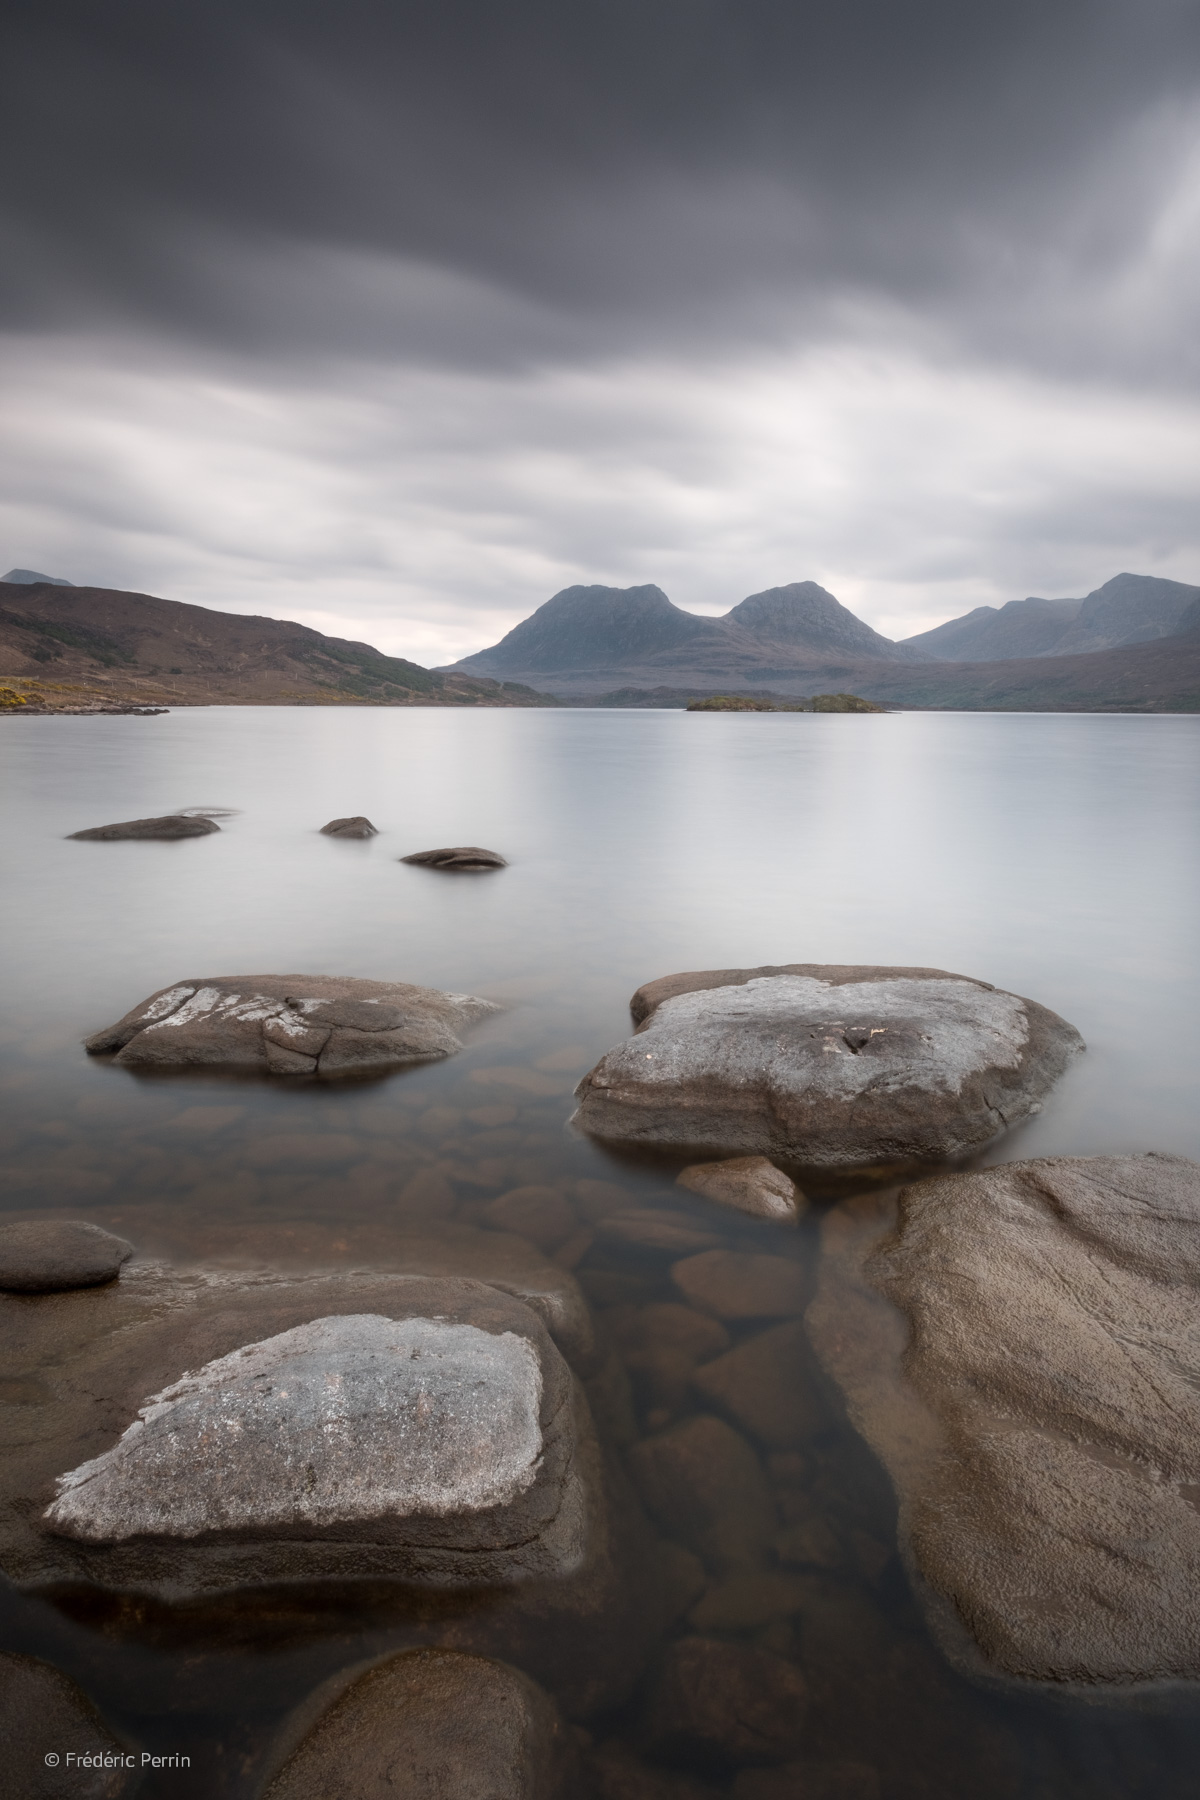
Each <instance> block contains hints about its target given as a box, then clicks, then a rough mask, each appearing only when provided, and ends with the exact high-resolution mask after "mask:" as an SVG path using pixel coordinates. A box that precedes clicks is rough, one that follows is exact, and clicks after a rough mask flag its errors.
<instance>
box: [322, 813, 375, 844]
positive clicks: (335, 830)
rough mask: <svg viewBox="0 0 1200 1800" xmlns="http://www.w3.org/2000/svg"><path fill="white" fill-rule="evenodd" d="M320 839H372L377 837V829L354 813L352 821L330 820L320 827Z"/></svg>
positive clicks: (367, 820) (360, 815)
mask: <svg viewBox="0 0 1200 1800" xmlns="http://www.w3.org/2000/svg"><path fill="white" fill-rule="evenodd" d="M321 835H322V837H344V838H372V837H378V836H379V830H378V827H377V826H375V825H372V823H371V821H370V819H367V818H364V817H363V815H362V814H361V813H356V814H355V815H354V817H353V818H352V819H330V821H329V823H328V825H322V827H321Z"/></svg>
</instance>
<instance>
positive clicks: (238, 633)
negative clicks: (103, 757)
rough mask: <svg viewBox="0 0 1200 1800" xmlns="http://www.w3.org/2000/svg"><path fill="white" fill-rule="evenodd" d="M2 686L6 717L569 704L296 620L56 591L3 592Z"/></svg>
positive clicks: (109, 593)
mask: <svg viewBox="0 0 1200 1800" xmlns="http://www.w3.org/2000/svg"><path fill="white" fill-rule="evenodd" d="M0 686H2V687H4V688H7V690H8V700H7V705H6V706H5V707H4V708H3V710H6V711H16V710H20V711H22V712H25V711H28V712H96V711H102V710H106V709H127V708H129V707H131V706H331V705H349V706H555V705H557V704H558V702H557V701H555V700H553V699H551V698H550V697H549V696H548V695H545V694H539V693H537V692H535V690H534V689H533V688H530V687H526V686H523V685H522V684H521V683H519V682H512V681H493V680H489V679H487V678H486V677H480V676H472V675H464V674H458V673H451V674H443V673H441V672H439V671H437V670H431V669H423V668H421V667H420V666H419V664H417V663H413V662H408V661H406V660H405V659H404V658H403V657H399V656H384V655H382V654H381V652H380V651H378V650H375V649H373V648H372V646H371V645H370V644H358V643H353V642H351V641H350V640H349V639H347V638H331V637H326V636H325V635H324V634H323V633H322V632H319V631H313V630H311V629H310V628H309V627H308V626H307V625H297V624H294V623H292V622H291V621H290V620H286V619H265V618H258V617H246V616H244V615H242V614H240V613H221V612H213V611H210V610H209V609H208V608H207V607H203V606H190V605H188V604H186V603H185V602H183V601H179V600H161V599H159V598H157V597H156V596H155V595H153V594H131V593H125V592H123V591H121V590H120V589H116V588H95V587H61V586H55V585H52V584H51V583H49V582H39V583H36V584H27V583H15V582H0ZM0 698H2V696H0Z"/></svg>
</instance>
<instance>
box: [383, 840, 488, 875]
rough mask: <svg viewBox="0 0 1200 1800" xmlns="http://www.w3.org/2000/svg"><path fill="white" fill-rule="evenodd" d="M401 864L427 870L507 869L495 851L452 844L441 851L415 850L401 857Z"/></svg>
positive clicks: (470, 845) (476, 846) (476, 845)
mask: <svg viewBox="0 0 1200 1800" xmlns="http://www.w3.org/2000/svg"><path fill="white" fill-rule="evenodd" d="M400 861H401V862H404V863H419V864H421V866H422V867H423V868H427V869H507V867H508V862H507V860H506V859H505V858H504V857H503V856H501V855H499V853H498V852H497V851H495V850H481V849H480V848H479V845H478V844H453V845H451V846H450V847H449V848H448V849H443V850H415V851H414V852H413V854H412V855H411V856H402V857H401V858H400Z"/></svg>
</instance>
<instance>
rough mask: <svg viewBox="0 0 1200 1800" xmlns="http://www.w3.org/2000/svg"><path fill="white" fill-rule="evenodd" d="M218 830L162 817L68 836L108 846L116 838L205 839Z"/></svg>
mask: <svg viewBox="0 0 1200 1800" xmlns="http://www.w3.org/2000/svg"><path fill="white" fill-rule="evenodd" d="M220 829H221V827H220V826H219V825H218V824H217V822H216V820H215V819H205V818H201V817H199V816H197V815H195V814H192V813H165V814H164V815H163V817H162V818H160V819H123V820H122V821H121V822H120V823H119V824H116V825H92V826H91V827H89V829H88V830H87V831H72V832H71V833H69V835H70V836H71V837H72V838H80V839H83V840H86V841H90V842H93V843H101V842H103V843H108V842H110V841H111V840H113V839H116V838H163V839H166V840H170V839H173V838H190V837H208V836H210V834H211V833H212V832H214V831H220Z"/></svg>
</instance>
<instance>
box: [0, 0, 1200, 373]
mask: <svg viewBox="0 0 1200 1800" xmlns="http://www.w3.org/2000/svg"><path fill="white" fill-rule="evenodd" d="M9 20H10V23H9V50H8V55H7V59H6V62H7V70H8V74H7V77H6V90H7V97H6V99H5V101H4V107H3V122H4V131H5V134H6V136H7V139H8V143H7V148H6V150H5V153H4V157H3V166H4V168H5V170H6V174H5V176H4V199H3V204H4V209H5V215H6V219H7V224H8V230H9V233H10V240H9V241H10V250H9V253H8V256H7V258H6V262H7V271H6V273H7V276H8V282H7V285H8V289H9V297H8V301H7V306H8V314H7V317H8V320H9V322H10V323H11V324H13V325H16V326H19V327H20V326H24V327H28V326H31V325H32V326H35V327H37V326H42V325H45V323H46V322H47V321H52V322H55V323H57V324H60V325H62V326H75V325H78V324H80V323H82V322H88V323H92V324H94V323H96V322H97V321H107V322H110V323H114V324H115V323H119V322H120V321H122V320H127V321H130V322H139V323H142V324H144V325H152V326H156V327H158V328H162V329H165V330H166V331H168V332H181V333H183V334H185V335H196V336H199V337H202V338H204V339H206V340H208V341H210V342H217V343H226V344H229V345H232V346H242V347H248V348H253V349H254V350H256V351H257V352H259V353H261V352H262V351H263V350H265V349H274V350H277V351H279V352H280V353H281V354H286V353H287V352H288V351H290V350H295V349H299V348H307V349H310V350H311V349H316V348H324V349H326V350H329V351H332V352H335V353H336V352H339V351H341V352H348V353H354V352H356V351H359V352H363V353H366V354H379V353H384V354H389V355H397V354H399V355H415V356H418V357H419V356H430V357H434V358H443V357H444V358H448V359H450V360H463V359H465V360H469V361H472V362H477V361H479V360H481V359H482V360H483V361H485V362H486V361H489V360H493V361H496V362H503V361H507V360H510V359H513V358H516V359H518V360H519V359H522V358H525V357H535V356H536V357H537V358H539V359H545V358H547V357H551V358H553V357H555V356H559V355H562V356H568V355H573V356H579V355H587V354H589V353H591V352H594V353H597V354H605V353H610V352H612V351H613V350H614V349H620V348H623V347H624V348H636V347H640V346H652V345H654V344H656V343H660V342H662V341H663V340H664V338H667V337H669V338H670V340H671V341H672V342H673V343H675V344H677V345H678V344H679V343H682V342H687V341H691V342H694V343H700V342H704V341H708V342H714V341H715V342H719V341H721V340H726V341H730V342H732V341H737V340H743V341H745V340H747V339H753V338H755V337H762V336H766V337H770V336H772V335H787V334H789V333H793V332H794V331H795V330H796V329H797V328H800V329H801V330H804V329H809V330H812V331H817V332H819V331H820V330H822V329H823V328H824V326H825V324H826V322H827V317H828V311H829V309H830V307H833V306H836V305H838V304H841V303H843V302H844V298H845V296H846V295H848V294H850V295H867V296H873V297H876V298H878V297H881V296H882V297H886V299H887V300H888V301H889V302H890V303H892V304H894V305H896V306H897V307H898V308H900V309H901V310H903V311H904V312H906V313H907V314H909V315H910V316H911V317H913V318H916V319H926V320H928V319H935V320H937V321H939V322H940V323H949V324H950V325H951V326H952V327H953V328H954V329H955V330H957V331H959V332H961V333H963V334H965V335H966V336H967V337H968V338H973V339H974V340H975V341H976V342H977V343H980V342H983V343H987V344H989V345H991V346H992V348H993V349H1000V350H1002V351H1005V352H1007V353H1010V354H1014V355H1017V356H1019V357H1021V358H1024V359H1028V360H1031V361H1034V362H1037V363H1041V364H1042V365H1043V366H1044V365H1046V364H1047V363H1049V364H1050V365H1051V366H1054V365H1055V364H1061V365H1062V366H1063V367H1064V368H1065V367H1081V366H1082V367H1086V366H1087V364H1088V362H1089V360H1095V359H1102V360H1103V362H1104V365H1105V366H1106V367H1107V368H1109V369H1111V368H1113V367H1114V366H1120V367H1124V368H1127V369H1129V370H1130V371H1131V372H1133V371H1140V372H1141V373H1142V374H1143V375H1146V374H1150V373H1152V372H1154V371H1155V370H1158V371H1161V372H1167V373H1169V374H1170V375H1171V376H1172V378H1173V379H1178V378H1179V376H1180V374H1181V373H1182V372H1183V368H1184V362H1185V359H1186V354H1187V353H1186V348H1185V336H1186V332H1187V329H1188V318H1187V314H1188V310H1189V302H1190V301H1191V300H1193V299H1194V298H1195V288H1194V285H1193V284H1194V263H1193V262H1192V261H1191V260H1190V256H1191V253H1190V250H1189V247H1188V243H1187V242H1186V241H1185V242H1182V243H1177V242H1176V241H1175V239H1174V237H1173V236H1172V225H1171V206H1172V205H1173V204H1175V205H1177V204H1178V202H1177V198H1176V199H1174V200H1173V198H1172V196H1173V195H1176V196H1177V193H1178V191H1179V190H1180V188H1181V184H1182V188H1183V189H1186V187H1187V183H1188V174H1187V168H1186V165H1185V159H1186V154H1187V150H1188V146H1189V144H1194V141H1195V129H1196V114H1195V110H1194V109H1195V106H1196V103H1197V74H1198V70H1200V10H1198V9H1197V7H1196V6H1195V5H1194V4H1183V3H1181V0H1137V3H1136V4H1134V3H1132V0H1119V3H1114V0H1107V3H1106V0H1007V3H1006V4H1004V5H984V4H979V3H978V0H976V3H974V4H972V3H969V0H913V3H909V4H904V3H902V0H826V3H825V4H823V5H819V6H817V5H811V4H802V3H797V0H569V3H567V4H563V0H556V3H555V4H549V3H538V0H525V3H524V4H503V3H498V0H425V3H421V4H417V3H410V4H389V3H387V0H371V3H367V0H339V4H337V5H332V4H329V3H328V0H321V3H320V4H313V3H311V0H310V3H307V4H306V3H304V0H237V3H236V4H230V5H224V4H219V3H215V0H172V3H171V4H163V3H162V0H153V3H150V0H131V3H121V0H116V3H109V4H97V3H96V0H24V3H20V0H19V3H18V4H17V5H16V6H15V7H14V6H11V4H10V12H9ZM1192 179H1193V180H1194V179H1195V171H1194V170H1193V174H1192ZM1164 218H1165V219H1166V224H1165V226H1164V224H1163V220H1164ZM1164 232H1165V239H1164ZM1175 235H1176V236H1178V235H1179V233H1178V232H1176V234H1175ZM1183 236H1184V238H1185V239H1186V237H1187V234H1186V232H1185V233H1184V234H1183ZM398 269H400V270H402V272H403V274H402V277H401V276H400V275H398V274H397V270H398ZM1147 270H1148V271H1149V272H1150V275H1151V276H1152V277H1153V279H1150V280H1146V279H1142V280H1141V282H1140V285H1139V273H1140V274H1141V275H1142V276H1143V277H1144V276H1145V273H1146V271H1147Z"/></svg>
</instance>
